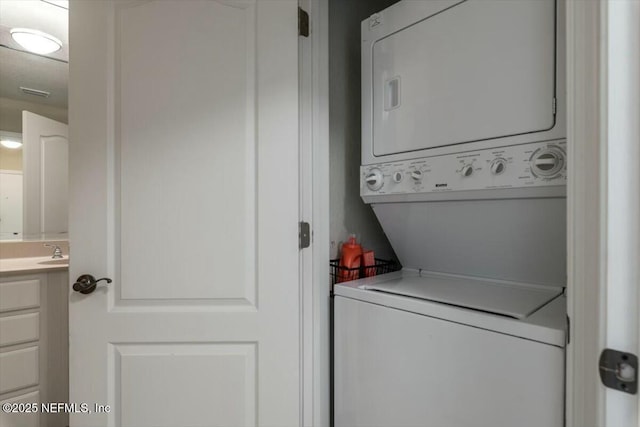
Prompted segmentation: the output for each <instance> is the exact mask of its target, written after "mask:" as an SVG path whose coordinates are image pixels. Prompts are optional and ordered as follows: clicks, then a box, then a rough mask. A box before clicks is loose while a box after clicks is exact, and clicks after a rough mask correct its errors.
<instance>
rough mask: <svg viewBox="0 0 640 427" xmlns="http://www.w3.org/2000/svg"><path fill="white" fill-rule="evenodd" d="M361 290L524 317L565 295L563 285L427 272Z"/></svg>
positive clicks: (367, 286)
mask: <svg viewBox="0 0 640 427" xmlns="http://www.w3.org/2000/svg"><path fill="white" fill-rule="evenodd" d="M361 288H362V289H366V290H372V291H380V292H387V293H391V294H396V295H404V296H409V297H414V298H420V299H424V300H429V301H436V302H440V303H445V304H451V305H455V306H459V307H465V308H470V309H474V310H480V311H484V312H488V313H494V314H501V315H504V316H509V317H513V318H516V319H523V318H525V317H528V316H530V315H531V314H533V313H534V312H536V311H537V310H538V309H540V308H541V307H542V306H544V305H545V304H547V303H548V302H549V301H551V300H553V299H554V298H556V297H557V296H559V295H561V294H562V288H556V287H548V286H535V285H524V284H511V283H501V282H499V281H492V280H487V279H475V278H460V277H452V276H440V275H435V274H434V275H431V274H426V275H425V274H424V273H423V275H422V276H419V277H403V278H398V279H392V280H389V281H385V282H381V283H374V284H369V285H363V286H362V287H361Z"/></svg>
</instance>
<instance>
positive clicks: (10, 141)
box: [0, 139, 22, 150]
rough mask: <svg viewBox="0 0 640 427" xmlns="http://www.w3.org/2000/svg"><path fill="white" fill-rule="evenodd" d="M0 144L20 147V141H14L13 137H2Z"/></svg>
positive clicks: (15, 147)
mask: <svg viewBox="0 0 640 427" xmlns="http://www.w3.org/2000/svg"><path fill="white" fill-rule="evenodd" d="M0 145H2V146H3V147H7V148H11V149H14V150H15V149H18V148H20V147H22V142H20V141H15V140H13V139H2V140H0Z"/></svg>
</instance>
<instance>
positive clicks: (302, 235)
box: [298, 221, 311, 249]
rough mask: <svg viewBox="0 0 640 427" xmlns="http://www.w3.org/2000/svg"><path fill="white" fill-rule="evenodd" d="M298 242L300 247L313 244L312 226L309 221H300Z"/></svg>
mask: <svg viewBox="0 0 640 427" xmlns="http://www.w3.org/2000/svg"><path fill="white" fill-rule="evenodd" d="M298 244H299V247H300V249H304V248H308V247H309V246H310V245H311V226H310V225H309V223H308V222H304V221H300V223H299V225H298Z"/></svg>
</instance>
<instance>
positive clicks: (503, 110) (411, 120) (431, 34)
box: [372, 0, 556, 156]
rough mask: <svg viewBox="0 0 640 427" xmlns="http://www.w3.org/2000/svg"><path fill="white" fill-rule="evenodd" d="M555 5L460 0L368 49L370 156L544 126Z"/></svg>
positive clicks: (550, 96)
mask: <svg viewBox="0 0 640 427" xmlns="http://www.w3.org/2000/svg"><path fill="white" fill-rule="evenodd" d="M555 39H556V32H555V1H554V0H518V1H486V0H467V1H464V2H461V3H459V4H457V5H455V6H453V7H451V8H449V9H446V10H444V11H441V12H439V13H437V14H435V15H432V16H430V17H428V18H426V19H424V20H422V21H419V22H417V23H415V24H413V25H411V26H408V27H406V28H404V29H402V30H400V31H398V32H396V33H393V34H391V35H388V36H386V37H384V38H382V39H380V40H378V41H376V42H375V43H374V45H373V52H372V53H373V63H372V66H373V76H372V77H373V79H372V82H373V87H372V91H373V111H372V113H373V122H374V123H373V145H374V150H373V152H374V155H375V156H384V155H390V154H396V153H403V152H410V151H417V150H425V149H430V148H435V147H443V146H448V145H455V144H464V143H469V142H474V141H481V140H487V139H495V138H501V137H507V136H514V135H520V134H527V133H534V132H542V131H546V130H549V129H550V128H552V127H553V126H554V124H555V114H554V99H555Z"/></svg>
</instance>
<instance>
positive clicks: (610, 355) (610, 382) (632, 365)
mask: <svg viewBox="0 0 640 427" xmlns="http://www.w3.org/2000/svg"><path fill="white" fill-rule="evenodd" d="M598 370H599V371H600V380H602V384H604V385H605V386H606V387H609V388H612V389H615V390H620V391H622V392H624V393H629V394H636V393H637V392H638V357H637V356H636V355H635V354H631V353H625V352H623V351H617V350H612V349H610V348H605V349H604V350H602V353H600V362H599V363H598Z"/></svg>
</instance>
